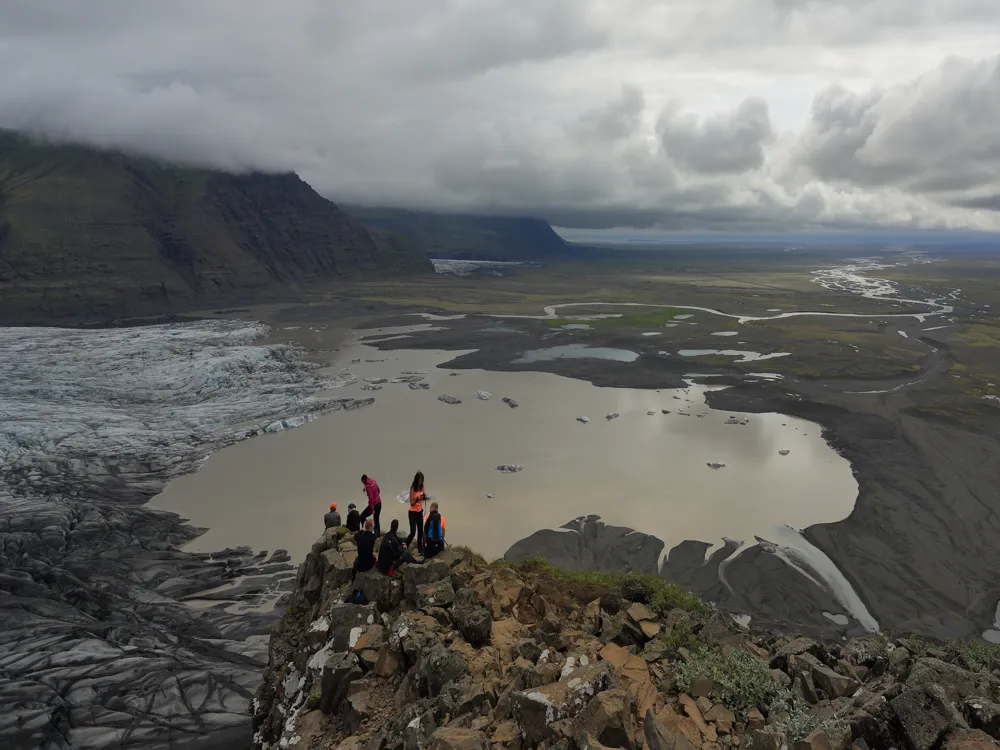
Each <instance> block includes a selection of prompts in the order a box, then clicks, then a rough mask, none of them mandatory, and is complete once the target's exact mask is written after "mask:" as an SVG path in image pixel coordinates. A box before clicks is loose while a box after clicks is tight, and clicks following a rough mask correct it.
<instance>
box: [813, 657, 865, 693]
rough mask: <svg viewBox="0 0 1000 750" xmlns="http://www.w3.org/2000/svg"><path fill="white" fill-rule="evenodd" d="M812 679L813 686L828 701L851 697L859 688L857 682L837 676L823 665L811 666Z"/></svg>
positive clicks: (840, 675)
mask: <svg viewBox="0 0 1000 750" xmlns="http://www.w3.org/2000/svg"><path fill="white" fill-rule="evenodd" d="M812 678H813V684H814V685H815V686H816V687H818V688H819V689H820V690H822V691H823V692H824V693H826V697H827V698H830V699H834V698H844V697H846V696H849V695H853V694H854V691H856V690H857V689H858V688H859V687H860V685H859V684H858V682H857V680H854V679H852V678H851V677H845V676H844V675H842V674H838V673H837V672H834V671H833V670H832V669H830V668H829V667H827V666H825V665H823V664H816V665H813V668H812Z"/></svg>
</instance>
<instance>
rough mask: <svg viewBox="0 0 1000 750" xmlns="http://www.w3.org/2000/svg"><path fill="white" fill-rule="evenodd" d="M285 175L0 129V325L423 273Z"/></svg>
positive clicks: (418, 263) (380, 235)
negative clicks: (170, 161) (164, 159)
mask: <svg viewBox="0 0 1000 750" xmlns="http://www.w3.org/2000/svg"><path fill="white" fill-rule="evenodd" d="M431 270H432V269H431V265H430V263H429V262H428V260H427V255H426V254H425V253H423V252H421V251H420V250H419V249H417V248H416V247H415V246H414V245H413V244H412V243H410V242H407V241H404V240H402V239H400V238H399V237H396V236H394V235H392V234H390V233H388V232H385V231H381V230H377V229H370V228H368V227H366V226H364V225H363V224H362V223H361V222H359V221H357V220H355V219H352V218H351V217H350V216H348V215H347V214H345V213H344V212H343V211H341V210H340V209H339V208H338V207H337V206H336V205H335V204H333V203H331V202H330V201H328V200H326V199H325V198H323V197H322V196H320V195H319V194H318V193H316V192H315V191H314V190H313V189H312V188H311V187H309V185H307V184H306V183H305V182H303V181H302V180H301V179H299V178H298V177H297V176H296V175H294V174H262V173H246V174H225V173H222V172H216V171H211V170H206V169H193V168H185V167H174V166H166V165H163V164H159V163H157V162H154V161H151V160H148V159H141V158H133V157H129V156H125V155H122V154H116V153H109V152H102V151H96V150H93V149H88V148H84V147H79V146H51V145H44V144H37V143H32V142H29V141H27V140H25V139H24V138H22V137H20V136H17V135H13V134H10V133H0V322H7V323H10V322H41V321H57V320H61V319H101V318H112V317H122V316H133V315H147V314H159V313H166V312H178V311H182V310H191V309H195V308H198V307H200V306H206V305H217V304H229V303H237V302H238V303H246V302H250V301H253V300H259V299H267V298H275V297H279V296H282V295H284V296H288V295H289V294H290V293H293V292H294V291H295V290H297V289H300V288H305V287H310V286H316V285H318V284H320V283H322V282H323V281H328V280H331V279H339V278H351V277H372V276H376V277H377V276H381V275H397V274H410V273H420V272H430V271H431Z"/></svg>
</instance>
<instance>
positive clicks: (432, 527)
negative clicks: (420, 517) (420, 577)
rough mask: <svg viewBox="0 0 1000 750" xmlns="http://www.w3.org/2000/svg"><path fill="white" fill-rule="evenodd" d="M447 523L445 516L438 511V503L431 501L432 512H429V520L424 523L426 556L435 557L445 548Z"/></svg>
mask: <svg viewBox="0 0 1000 750" xmlns="http://www.w3.org/2000/svg"><path fill="white" fill-rule="evenodd" d="M445 531H446V525H445V522H444V516H442V515H441V513H440V512H439V511H438V504H437V503H436V502H435V503H431V512H430V513H428V514H427V521H426V522H425V523H424V538H425V540H426V541H425V542H424V557H425V558H428V557H434V555H436V554H437V553H438V552H440V551H441V550H443V549H444V536H445Z"/></svg>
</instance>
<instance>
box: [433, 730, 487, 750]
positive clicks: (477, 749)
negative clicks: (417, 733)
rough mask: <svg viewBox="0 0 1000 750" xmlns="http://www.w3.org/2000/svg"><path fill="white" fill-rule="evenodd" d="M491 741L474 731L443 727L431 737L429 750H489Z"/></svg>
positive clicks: (481, 733)
mask: <svg viewBox="0 0 1000 750" xmlns="http://www.w3.org/2000/svg"><path fill="white" fill-rule="evenodd" d="M489 746H490V743H489V740H487V739H486V735H485V734H484V733H483V732H479V731H476V730H474V729H459V728H452V727H441V728H440V729H437V730H435V732H434V734H432V735H431V742H430V746H429V748H428V750H488V748H489Z"/></svg>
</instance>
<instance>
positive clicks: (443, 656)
mask: <svg viewBox="0 0 1000 750" xmlns="http://www.w3.org/2000/svg"><path fill="white" fill-rule="evenodd" d="M468 673H469V664H468V662H467V661H466V660H465V657H464V656H462V655H461V654H460V653H458V652H457V651H455V650H453V649H449V648H447V647H446V646H445V645H444V644H443V643H441V642H436V643H434V644H433V645H432V646H431V647H430V648H429V649H427V650H426V651H425V652H424V653H422V654H421V655H420V661H419V662H418V664H417V678H418V683H419V686H420V691H421V693H422V694H424V695H429V696H436V695H438V694H439V693H440V692H441V689H442V688H443V687H444V686H445V685H446V684H448V683H449V682H451V681H452V680H458V679H460V678H461V677H464V676H466V675H467V674H468Z"/></svg>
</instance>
